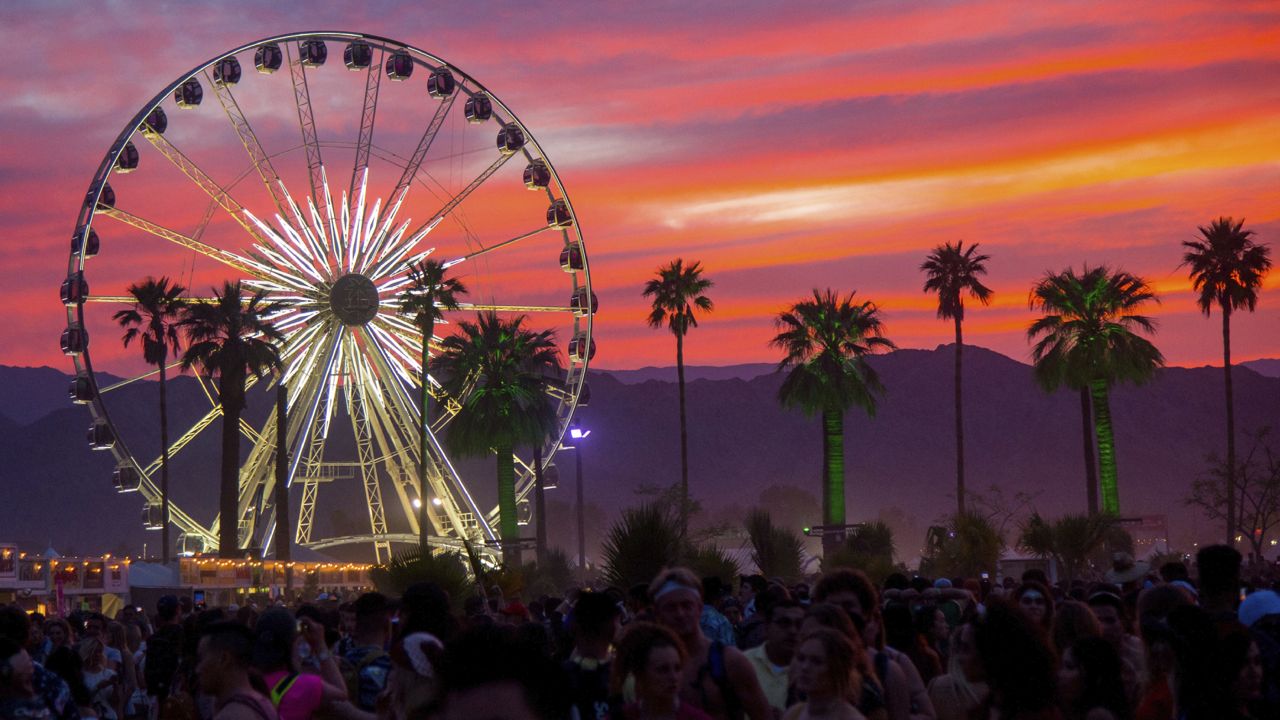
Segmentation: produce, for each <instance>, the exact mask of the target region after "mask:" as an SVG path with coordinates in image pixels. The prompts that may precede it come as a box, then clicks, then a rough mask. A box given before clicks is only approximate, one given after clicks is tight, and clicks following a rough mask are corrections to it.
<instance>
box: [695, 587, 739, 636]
mask: <svg viewBox="0 0 1280 720" xmlns="http://www.w3.org/2000/svg"><path fill="white" fill-rule="evenodd" d="M702 589H703V593H704V597H703V602H702V617H701V618H700V619H699V620H698V624H699V625H700V626H701V627H702V634H703V635H706V636H707V637H709V638H711V639H712V640H713V641H717V642H720V643H722V644H724V645H729V646H733V647H736V646H737V638H736V637H735V636H734V634H733V623H731V622H729V619H728V618H726V617H725V616H724V615H723V614H722V613H721V612H720V603H721V602H722V601H723V600H724V598H725V595H726V594H727V593H728V588H726V587H725V586H724V583H722V582H720V578H718V577H705V578H702Z"/></svg>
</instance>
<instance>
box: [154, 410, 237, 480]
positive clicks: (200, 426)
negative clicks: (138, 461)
mask: <svg viewBox="0 0 1280 720" xmlns="http://www.w3.org/2000/svg"><path fill="white" fill-rule="evenodd" d="M220 417H222V406H221V405H219V406H216V407H214V408H213V409H212V410H210V411H209V412H207V413H205V414H204V416H202V417H201V418H200V419H199V420H196V421H195V423H194V424H193V425H192V426H191V427H189V428H187V431H186V432H184V433H182V435H180V436H178V439H177V440H175V441H173V442H172V443H170V444H169V459H170V460H172V459H173V458H174V456H175V455H177V454H178V453H179V452H180V451H181V450H182V449H183V448H185V447H186V446H187V445H189V444H190V443H191V441H192V440H195V439H196V437H197V436H198V435H199V434H200V433H201V432H202V431H203V430H204V429H205V428H207V427H209V426H210V425H211V424H213V421H214V420H217V419H218V418H220ZM163 463H164V458H163V456H158V457H156V459H155V460H152V461H151V463H150V464H149V465H147V466H146V467H145V468H143V469H142V473H143V474H144V475H146V476H147V477H151V476H152V475H154V474H155V473H157V472H159V471H160V467H161V465H162V464H163Z"/></svg>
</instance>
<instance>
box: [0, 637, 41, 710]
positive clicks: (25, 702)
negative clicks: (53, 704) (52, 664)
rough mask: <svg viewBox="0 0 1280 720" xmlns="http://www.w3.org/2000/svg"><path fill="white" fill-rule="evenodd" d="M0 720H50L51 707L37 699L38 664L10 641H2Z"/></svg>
mask: <svg viewBox="0 0 1280 720" xmlns="http://www.w3.org/2000/svg"><path fill="white" fill-rule="evenodd" d="M0 718H5V720H47V719H48V718H50V713H49V708H48V706H46V705H45V704H44V701H42V700H41V699H40V697H39V696H38V695H36V689H35V663H34V662H33V661H32V660H31V655H30V654H29V653H27V651H26V649H25V648H23V646H22V645H20V644H18V643H17V642H14V641H13V640H10V639H9V638H0Z"/></svg>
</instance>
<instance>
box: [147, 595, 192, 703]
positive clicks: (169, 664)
mask: <svg viewBox="0 0 1280 720" xmlns="http://www.w3.org/2000/svg"><path fill="white" fill-rule="evenodd" d="M185 645H186V637H185V633H184V630H183V625H182V612H181V606H180V605H179V603H178V598H177V596H175V595H165V596H164V597H161V598H160V599H159V600H157V601H156V631H155V633H154V634H153V635H152V636H151V638H150V639H149V640H148V641H147V659H146V662H145V664H144V665H143V673H142V676H143V679H144V681H145V684H146V686H147V695H148V696H149V697H150V698H152V702H153V703H155V704H156V705H157V706H159V705H162V704H163V703H164V702H165V699H166V698H168V697H169V693H170V692H171V691H172V690H173V689H174V687H175V685H174V684H175V682H176V681H177V680H178V670H179V667H180V664H181V661H182V657H183V648H184V646H185Z"/></svg>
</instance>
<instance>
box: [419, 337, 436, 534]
mask: <svg viewBox="0 0 1280 720" xmlns="http://www.w3.org/2000/svg"><path fill="white" fill-rule="evenodd" d="M435 326H436V324H435V322H434V321H432V322H431V323H429V324H428V325H427V328H426V332H424V333H423V334H422V422H421V427H419V428H418V552H419V553H420V554H421V555H423V556H424V557H425V556H426V555H427V554H428V553H430V552H431V541H430V540H429V539H428V538H429V537H431V530H432V528H431V516H430V515H429V513H430V512H431V510H430V505H431V498H430V497H428V496H427V431H428V429H429V428H430V427H431V393H429V392H428V389H429V388H430V385H429V383H430V382H431V381H430V380H429V379H428V373H427V361H428V360H429V359H430V357H431V355H430V352H429V344H430V342H431V336H432V335H434V334H435Z"/></svg>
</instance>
